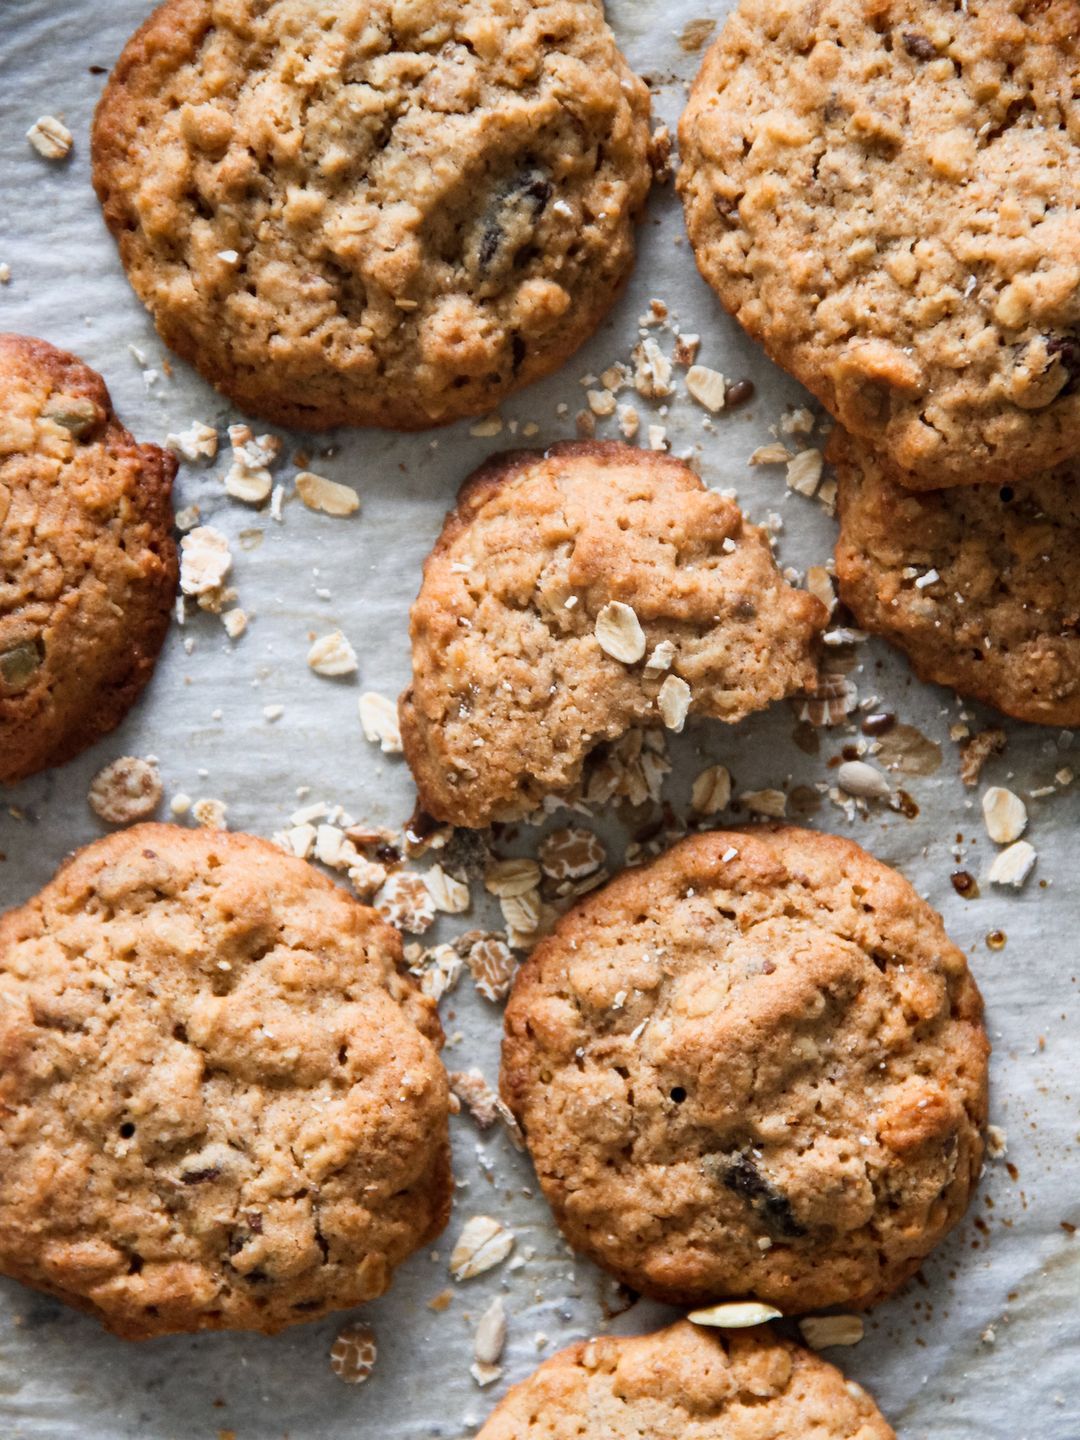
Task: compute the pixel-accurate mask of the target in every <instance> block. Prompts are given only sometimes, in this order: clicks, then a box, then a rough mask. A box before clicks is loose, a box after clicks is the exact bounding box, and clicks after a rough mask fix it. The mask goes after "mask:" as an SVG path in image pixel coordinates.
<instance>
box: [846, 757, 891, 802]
mask: <svg viewBox="0 0 1080 1440" xmlns="http://www.w3.org/2000/svg"><path fill="white" fill-rule="evenodd" d="M836 783H837V784H838V785H839V786H840V789H841V790H843V791H845V792H846V793H847V794H848V795H857V796H858V797H859V798H860V799H862V800H887V799H888V798H889V796H890V795H891V794H892V787H891V786H890V784H889V781H888V779H887V777H886V776H885V775H883V774H882V773H881V771H880V770H877V769H875V768H874V766H873V765H867V764H866V762H865V761H864V760H845V761H844V763H843V764H842V765H841V766H840V768H839V770H837V772H836Z"/></svg>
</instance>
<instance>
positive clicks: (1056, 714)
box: [829, 430, 1080, 725]
mask: <svg viewBox="0 0 1080 1440" xmlns="http://www.w3.org/2000/svg"><path fill="white" fill-rule="evenodd" d="M829 456H830V459H832V461H833V462H834V464H835V465H836V470H837V477H838V479H839V488H838V494H837V509H838V513H839V517H840V536H839V539H838V541H837V545H836V575H837V579H838V581H839V587H840V594H841V596H842V597H843V600H844V603H845V604H846V605H847V606H848V607H849V608H850V609H851V611H852V613H853V614H854V615H855V618H856V620H857V621H858V623H859V624H860V625H861V626H863V628H864V629H867V630H872V631H874V632H875V633H876V634H878V635H884V636H885V637H886V639H888V640H891V641H892V642H893V644H894V645H898V646H899V647H900V649H901V650H903V651H904V653H905V654H906V655H907V656H908V658H909V659H910V660H911V663H912V665H913V667H914V669H915V673H916V674H917V675H918V676H919V678H920V679H922V680H930V681H934V682H935V683H937V684H939V685H949V686H951V687H952V688H953V689H955V690H959V691H960V693H961V694H963V695H971V696H974V697H975V698H976V699H978V700H982V701H984V702H985V703H986V704H988V705H994V706H996V707H997V708H998V709H999V710H1002V711H1004V712H1005V714H1006V715H1012V716H1014V717H1015V718H1016V719H1017V720H1029V721H1032V722H1034V723H1035V724H1039V725H1080V462H1078V461H1075V460H1072V461H1067V462H1065V463H1064V464H1061V465H1058V466H1056V467H1055V468H1053V469H1051V470H1046V471H1044V472H1043V473H1042V474H1040V475H1037V476H1034V477H1033V478H1031V479H1029V480H1022V481H1021V480H1017V481H1012V482H1010V483H1009V484H1007V485H1000V486H998V485H979V486H964V487H963V488H954V489H948V490H928V491H923V492H921V493H919V494H913V493H912V492H911V491H910V490H907V489H905V488H904V487H903V486H901V485H899V484H897V482H896V480H895V479H894V478H893V476H892V475H891V473H890V472H889V471H887V470H886V469H884V468H883V467H882V464H881V459H880V456H879V454H878V453H877V452H876V450H875V448H874V447H873V446H872V445H868V444H866V443H865V442H862V441H859V440H855V439H853V438H852V437H851V436H849V435H846V434H844V433H843V432H842V431H840V430H837V431H836V432H835V433H834V435H833V437H832V439H831V441H830V446H829Z"/></svg>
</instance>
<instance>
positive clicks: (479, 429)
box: [469, 415, 503, 440]
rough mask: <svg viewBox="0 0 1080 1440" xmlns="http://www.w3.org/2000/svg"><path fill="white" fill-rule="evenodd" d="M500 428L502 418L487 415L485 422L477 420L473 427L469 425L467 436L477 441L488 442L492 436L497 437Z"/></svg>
mask: <svg viewBox="0 0 1080 1440" xmlns="http://www.w3.org/2000/svg"><path fill="white" fill-rule="evenodd" d="M502 428H503V422H502V416H501V415H489V416H488V417H487V419H486V420H477V421H476V423H475V424H474V425H470V426H469V434H470V435H472V436H473V437H474V438H475V439H477V440H490V439H491V438H492V436H494V435H498V434H499V432H500V431H501V430H502Z"/></svg>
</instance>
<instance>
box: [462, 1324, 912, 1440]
mask: <svg viewBox="0 0 1080 1440" xmlns="http://www.w3.org/2000/svg"><path fill="white" fill-rule="evenodd" d="M810 1435H813V1436H814V1437H815V1440H895V1435H894V1432H893V1430H892V1427H891V1426H890V1425H889V1424H888V1423H887V1422H886V1420H885V1419H884V1417H883V1416H882V1414H881V1412H880V1411H879V1410H878V1408H877V1406H876V1405H875V1404H874V1402H873V1400H871V1398H870V1396H869V1395H868V1394H867V1393H866V1391H865V1390H863V1388H862V1387H861V1386H860V1385H856V1384H854V1383H853V1382H852V1381H850V1380H845V1379H844V1377H843V1375H842V1374H841V1373H840V1371H839V1370H837V1369H836V1367H835V1366H834V1365H830V1364H829V1363H828V1361H827V1360H823V1359H822V1358H821V1357H820V1355H814V1354H812V1353H811V1352H810V1351H809V1350H804V1349H803V1348H802V1347H801V1346H799V1345H793V1344H792V1343H791V1341H789V1340H782V1339H780V1338H779V1337H778V1336H776V1335H773V1334H772V1333H771V1332H770V1331H769V1330H768V1329H767V1328H766V1327H763V1326H759V1327H755V1328H753V1329H749V1330H705V1329H702V1328H700V1327H698V1326H694V1325H691V1324H690V1323H689V1321H686V1320H681V1321H679V1323H678V1324H676V1325H672V1326H670V1327H669V1328H668V1329H667V1330H658V1331H656V1332H655V1333H654V1334H652V1335H629V1336H622V1335H618V1336H616V1335H607V1336H603V1337H602V1338H600V1339H596V1340H583V1341H581V1342H580V1344H578V1345H572V1346H571V1347H570V1348H569V1349H568V1350H563V1351H561V1352H560V1353H559V1354H558V1355H553V1356H552V1358H551V1359H550V1360H547V1361H545V1362H544V1364H543V1365H541V1366H540V1368H539V1369H538V1370H536V1371H534V1372H533V1374H532V1375H530V1376H529V1378H528V1379H527V1380H523V1381H522V1382H521V1384H520V1385H515V1386H514V1388H513V1389H512V1390H511V1391H510V1392H509V1394H508V1395H506V1396H505V1397H504V1399H503V1400H502V1401H500V1403H499V1405H498V1408H497V1409H496V1410H495V1412H494V1414H493V1415H492V1416H491V1418H490V1419H489V1420H488V1422H487V1424H486V1425H485V1426H484V1428H483V1429H482V1430H481V1431H480V1434H479V1436H478V1440H643V1437H646V1436H648V1437H650V1440H651V1437H654V1436H655V1437H660V1436H685V1437H687V1440H689V1437H691V1436H692V1437H693V1440H765V1437H766V1436H768V1437H770V1440H801V1437H804V1436H810Z"/></svg>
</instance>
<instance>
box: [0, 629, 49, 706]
mask: <svg viewBox="0 0 1080 1440" xmlns="http://www.w3.org/2000/svg"><path fill="white" fill-rule="evenodd" d="M41 659H42V653H41V645H40V642H33V641H31V642H28V643H26V644H23V645H15V646H13V648H12V649H10V650H4V651H2V652H0V685H2V686H3V687H4V688H5V689H6V690H8V691H11V692H12V693H14V694H16V695H18V694H19V693H20V692H21V691H23V690H25V689H26V688H27V686H28V685H29V684H30V682H31V681H32V680H33V678H34V676H35V675H36V674H37V672H38V670H39V669H40V668H41Z"/></svg>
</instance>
